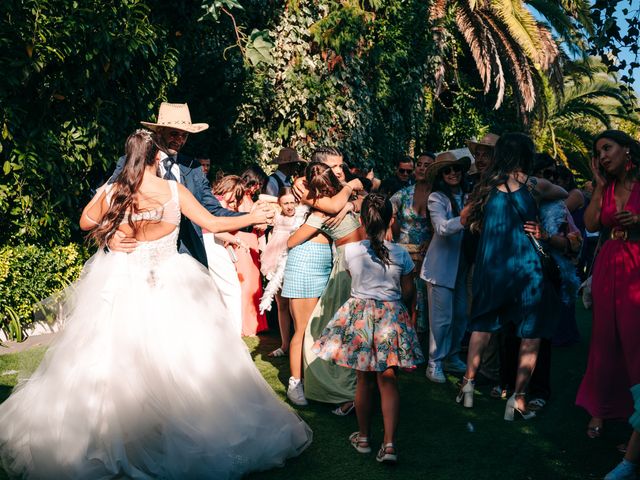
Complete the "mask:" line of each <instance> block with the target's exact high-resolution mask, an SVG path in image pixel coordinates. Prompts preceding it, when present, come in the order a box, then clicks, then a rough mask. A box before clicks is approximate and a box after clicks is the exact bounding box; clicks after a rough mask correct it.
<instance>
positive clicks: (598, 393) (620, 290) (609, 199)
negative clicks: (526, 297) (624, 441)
mask: <svg viewBox="0 0 640 480" xmlns="http://www.w3.org/2000/svg"><path fill="white" fill-rule="evenodd" d="M614 187H615V184H614V183H611V184H610V185H608V186H607V187H606V189H605V191H604V195H603V199H602V210H601V213H600V221H601V223H602V225H603V226H604V227H607V228H611V229H616V228H617V229H620V226H619V225H618V224H617V223H616V221H615V219H614V214H615V213H616V204H615V198H614ZM624 209H625V210H629V211H631V212H632V213H634V214H640V182H635V183H634V185H633V191H632V192H631V195H630V196H629V200H628V202H627V205H626V207H625V208H624ZM603 240H604V239H603ZM592 282H593V283H592V293H593V323H592V329H591V346H590V348H589V361H588V364H587V372H586V373H585V376H584V378H583V380H582V383H581V384H580V389H579V390H578V396H577V398H576V404H577V405H579V406H581V407H583V408H584V409H586V410H587V411H588V412H589V413H590V414H591V416H594V417H600V418H604V419H609V418H623V417H628V416H629V415H631V413H632V412H633V400H632V396H631V392H630V391H629V389H630V388H631V387H633V386H634V385H638V384H640V348H638V342H639V341H640V241H631V240H606V241H605V242H604V244H603V245H602V248H601V249H600V253H599V254H598V257H597V259H596V262H595V265H594V269H593V280H592Z"/></svg>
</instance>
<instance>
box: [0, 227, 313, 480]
mask: <svg viewBox="0 0 640 480" xmlns="http://www.w3.org/2000/svg"><path fill="white" fill-rule="evenodd" d="M152 243H153V242H151V244H152ZM147 245H149V244H147ZM145 247H146V245H145V244H143V245H142V246H141V247H140V248H139V249H138V250H137V251H136V252H135V254H131V255H126V254H121V253H109V254H105V253H103V252H100V253H98V254H96V255H95V256H94V257H93V258H92V259H91V260H90V261H89V262H88V263H87V265H86V266H85V269H84V272H83V275H82V277H81V279H80V280H79V281H78V282H77V284H76V285H75V288H74V289H73V292H72V294H71V295H70V296H69V299H68V301H67V303H66V305H65V316H64V317H65V327H64V329H63V331H62V333H60V334H59V336H58V338H57V339H56V342H55V343H54V344H53V345H52V346H51V347H50V349H49V350H48V352H47V354H46V356H45V358H44V360H43V362H42V364H41V365H40V367H39V368H38V369H37V371H36V372H35V373H34V374H33V375H32V376H31V378H29V379H28V380H26V381H25V382H23V383H21V384H20V385H19V386H18V387H17V388H16V389H15V391H14V393H13V394H12V395H11V396H10V397H9V399H7V400H6V401H5V402H4V403H3V404H2V405H0V459H1V461H2V467H3V468H4V469H5V470H6V471H8V472H9V473H10V474H11V475H15V476H27V477H29V478H47V479H52V478H55V479H66V478H76V479H102V478H105V479H106V478H113V477H116V476H117V477H118V478H135V479H148V478H174V479H206V478H210V479H227V478H238V477H240V476H242V475H243V474H245V473H247V472H249V471H254V470H263V469H268V468H271V467H274V466H277V465H282V464H283V463H284V461H285V459H287V458H288V457H292V456H295V455H298V454H299V453H300V452H301V451H302V450H304V449H305V448H306V447H307V446H308V445H309V444H310V442H311V438H312V434H311V431H310V429H309V427H308V426H307V425H306V424H305V423H304V422H303V421H302V420H301V419H300V418H299V417H298V416H297V414H296V413H294V412H293V411H292V410H291V409H290V408H289V407H288V406H286V405H285V404H284V403H283V402H282V401H280V400H279V399H278V398H277V397H276V395H275V394H274V392H273V390H272V389H271V388H270V387H269V385H268V384H267V383H266V382H265V381H264V379H263V378H262V376H261V375H260V373H259V372H258V370H257V369H256V368H255V366H254V364H253V361H252V359H251V356H250V354H249V351H248V349H247V347H246V345H245V344H244V343H243V342H242V340H241V339H240V338H239V336H238V334H237V332H236V331H234V326H233V321H232V319H230V318H228V315H227V313H226V309H225V307H224V304H223V302H222V300H221V298H220V295H219V294H218V292H217V289H216V288H215V286H214V283H213V282H212V280H211V278H210V277H209V275H208V274H207V273H206V270H205V269H204V268H203V267H201V266H200V265H199V264H198V263H197V262H196V261H195V260H193V259H192V258H191V257H189V256H187V255H180V254H177V253H173V254H172V253H168V254H167V253H166V252H165V253H163V252H162V251H159V250H157V249H155V248H145ZM172 248H173V249H175V239H174V243H173V246H172Z"/></svg>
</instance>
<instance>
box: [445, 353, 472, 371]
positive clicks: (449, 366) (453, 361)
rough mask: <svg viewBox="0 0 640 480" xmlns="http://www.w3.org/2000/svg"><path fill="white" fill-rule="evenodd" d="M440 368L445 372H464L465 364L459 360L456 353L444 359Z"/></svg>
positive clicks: (465, 369)
mask: <svg viewBox="0 0 640 480" xmlns="http://www.w3.org/2000/svg"><path fill="white" fill-rule="evenodd" d="M442 368H443V370H444V371H445V372H451V373H465V372H466V371H467V364H466V363H464V362H463V361H462V360H460V357H458V355H454V356H453V357H451V358H448V359H447V360H445V361H444V363H443V365H442Z"/></svg>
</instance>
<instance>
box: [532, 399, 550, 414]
mask: <svg viewBox="0 0 640 480" xmlns="http://www.w3.org/2000/svg"><path fill="white" fill-rule="evenodd" d="M546 404H547V401H546V400H545V399H544V398H533V399H531V400H529V403H527V410H531V411H532V412H537V411H539V410H542V409H543V408H544V406H545V405H546Z"/></svg>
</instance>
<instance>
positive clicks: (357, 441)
mask: <svg viewBox="0 0 640 480" xmlns="http://www.w3.org/2000/svg"><path fill="white" fill-rule="evenodd" d="M349 443H351V446H352V447H353V448H355V449H356V450H357V452H358V453H371V446H370V445H369V438H367V437H361V436H360V432H353V433H352V434H351V435H349Z"/></svg>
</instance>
